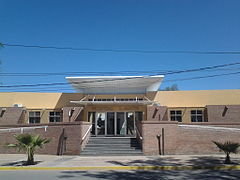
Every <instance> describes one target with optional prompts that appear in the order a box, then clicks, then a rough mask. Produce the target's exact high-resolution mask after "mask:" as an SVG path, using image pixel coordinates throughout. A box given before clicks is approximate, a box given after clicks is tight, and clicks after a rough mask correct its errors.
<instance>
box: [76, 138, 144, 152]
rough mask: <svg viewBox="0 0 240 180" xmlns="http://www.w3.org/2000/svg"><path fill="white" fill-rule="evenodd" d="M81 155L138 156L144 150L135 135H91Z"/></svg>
mask: <svg viewBox="0 0 240 180" xmlns="http://www.w3.org/2000/svg"><path fill="white" fill-rule="evenodd" d="M80 155H81V156H127V155H129V156H134V155H135V156H136V155H142V151H141V148H140V145H139V143H138V142H137V140H136V138H133V137H93V136H92V137H90V139H89V141H88V144H87V145H86V147H85V148H84V149H83V151H82V152H81V153H80Z"/></svg>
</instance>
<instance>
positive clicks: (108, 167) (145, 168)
mask: <svg viewBox="0 0 240 180" xmlns="http://www.w3.org/2000/svg"><path fill="white" fill-rule="evenodd" d="M15 170H17V171H21V170H33V171H42V170H44V171H57V170H70V171H71V170H79V171H86V170H240V165H226V166H96V167H94V166H90V167H25V166H20V167H0V171H15Z"/></svg>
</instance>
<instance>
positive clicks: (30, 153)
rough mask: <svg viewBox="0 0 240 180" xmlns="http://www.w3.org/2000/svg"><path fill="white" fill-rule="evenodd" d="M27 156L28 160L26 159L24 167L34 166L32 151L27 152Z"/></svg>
mask: <svg viewBox="0 0 240 180" xmlns="http://www.w3.org/2000/svg"><path fill="white" fill-rule="evenodd" d="M27 155H28V158H27V162H26V165H34V157H33V155H34V154H33V152H32V150H30V149H29V150H28V152H27Z"/></svg>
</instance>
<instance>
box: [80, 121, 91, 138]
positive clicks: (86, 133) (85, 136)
mask: <svg viewBox="0 0 240 180" xmlns="http://www.w3.org/2000/svg"><path fill="white" fill-rule="evenodd" d="M91 129H92V124H91V125H90V126H89V128H88V130H87V132H86V133H85V134H84V136H83V137H82V142H83V141H84V139H85V138H86V136H87V134H88V133H89V131H90V130H91Z"/></svg>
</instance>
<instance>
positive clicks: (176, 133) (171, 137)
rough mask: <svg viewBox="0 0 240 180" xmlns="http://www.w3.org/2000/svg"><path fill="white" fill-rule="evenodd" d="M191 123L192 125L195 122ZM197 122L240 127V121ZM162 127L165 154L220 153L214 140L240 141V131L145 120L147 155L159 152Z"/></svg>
mask: <svg viewBox="0 0 240 180" xmlns="http://www.w3.org/2000/svg"><path fill="white" fill-rule="evenodd" d="M179 124H182V123H179ZM190 124H191V125H192V124H193V123H190ZM190 124H188V125H190ZM194 124H195V123H194ZM197 124H198V125H200V124H202V125H205V126H206V125H208V126H221V127H235V128H239V129H240V123H235V125H234V124H231V125H226V124H224V123H214V124H211V123H196V124H195V125H197ZM162 128H164V146H165V147H164V152H165V154H211V153H218V149H217V148H216V146H215V145H214V144H213V143H212V141H213V140H214V141H220V142H225V141H228V140H230V141H234V142H239V143H240V131H230V130H212V129H203V128H183V127H179V126H178V123H176V122H156V121H145V122H142V136H143V140H142V148H143V153H144V154H145V155H157V154H159V148H158V139H157V134H160V135H162V133H161V132H162ZM161 141H162V138H161ZM161 149H162V143H161Z"/></svg>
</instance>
